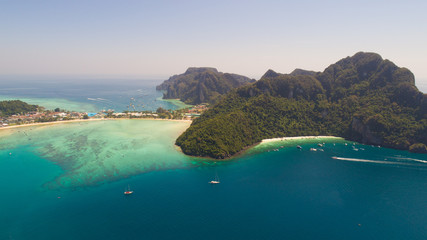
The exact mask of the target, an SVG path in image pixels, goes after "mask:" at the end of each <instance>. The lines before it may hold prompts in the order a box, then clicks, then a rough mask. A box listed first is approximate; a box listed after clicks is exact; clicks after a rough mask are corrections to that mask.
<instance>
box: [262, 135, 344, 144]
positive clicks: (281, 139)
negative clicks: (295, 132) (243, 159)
mask: <svg viewBox="0 0 427 240" xmlns="http://www.w3.org/2000/svg"><path fill="white" fill-rule="evenodd" d="M324 138H326V139H344V138H342V137H335V136H298V137H281V138H268V139H263V140H261V142H260V144H261V143H269V142H277V141H288V140H302V139H324Z"/></svg>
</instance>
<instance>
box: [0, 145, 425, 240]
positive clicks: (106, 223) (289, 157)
mask: <svg viewBox="0 0 427 240" xmlns="http://www.w3.org/2000/svg"><path fill="white" fill-rule="evenodd" d="M278 144H280V143H278ZM332 144H333V141H331V142H328V143H327V144H326V146H325V147H324V149H325V151H324V152H319V151H318V152H310V151H309V150H308V149H309V148H310V147H315V146H316V145H315V144H313V143H310V144H309V143H307V144H302V146H303V148H304V149H303V150H302V151H300V150H297V149H296V148H295V147H292V146H286V147H285V148H279V151H268V150H270V149H268V148H266V149H261V150H257V151H254V152H253V153H249V154H247V155H245V156H241V157H239V158H237V159H234V160H232V161H228V162H218V163H215V164H214V163H207V162H204V161H199V162H195V164H194V165H192V166H193V167H187V168H184V169H177V170H165V171H154V172H150V173H145V174H141V175H138V176H136V177H132V178H127V179H123V180H120V181H115V182H110V183H106V184H102V185H99V186H90V187H83V188H79V189H73V190H69V189H60V190H47V189H44V188H43V187H42V185H43V183H44V182H46V181H49V180H52V178H53V177H54V176H56V175H58V174H61V172H62V171H61V169H60V168H59V167H58V166H56V165H53V164H52V163H49V162H47V161H46V160H43V159H40V158H39V157H37V156H36V155H33V154H32V151H31V148H30V147H28V146H20V147H18V148H17V149H13V153H14V154H12V155H9V153H8V152H9V150H8V151H1V152H0V159H1V161H0V189H2V191H3V194H2V195H1V196H2V197H1V200H0V201H1V205H0V239H426V237H427V225H426V224H425V223H426V222H427V208H426V200H427V174H426V173H427V162H426V161H427V156H426V155H421V154H411V153H408V152H404V151H397V150H391V149H384V148H376V147H371V146H359V145H356V146H357V147H358V148H361V147H363V148H365V150H364V151H357V152H356V151H353V150H352V148H351V147H350V145H349V146H345V145H344V144H343V142H342V141H339V140H338V141H337V142H336V146H333V145H332ZM278 146H279V145H278ZM15 153H16V154H15ZM333 156H338V157H342V158H344V159H352V160H351V161H341V160H337V159H333V158H331V157H333ZM359 160H363V161H367V160H372V161H381V162H386V163H377V162H358V161H359ZM190 165H191V164H190ZM216 173H217V174H218V175H219V177H220V179H221V184H218V185H214V186H213V185H209V184H208V181H209V180H211V179H212V178H213V176H215V174H216ZM127 184H130V185H131V186H132V188H133V190H134V191H135V193H134V194H133V195H131V196H124V195H123V190H124V188H125V187H126V186H127Z"/></svg>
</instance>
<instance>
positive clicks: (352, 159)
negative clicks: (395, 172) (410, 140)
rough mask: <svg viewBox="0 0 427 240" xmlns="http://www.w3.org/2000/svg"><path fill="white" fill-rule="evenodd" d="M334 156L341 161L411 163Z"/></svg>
mask: <svg viewBox="0 0 427 240" xmlns="http://www.w3.org/2000/svg"><path fill="white" fill-rule="evenodd" d="M332 158H333V159H337V160H340V161H350V162H367V163H379V164H391V165H410V164H408V163H399V162H388V161H378V160H369V159H358V158H343V157H332Z"/></svg>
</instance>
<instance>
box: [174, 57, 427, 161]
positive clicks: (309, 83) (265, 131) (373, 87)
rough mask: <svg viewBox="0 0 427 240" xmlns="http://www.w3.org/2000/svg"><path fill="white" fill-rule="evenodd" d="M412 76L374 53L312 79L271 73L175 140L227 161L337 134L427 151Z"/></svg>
mask: <svg viewBox="0 0 427 240" xmlns="http://www.w3.org/2000/svg"><path fill="white" fill-rule="evenodd" d="M414 83H415V80H414V75H413V74H412V73H411V72H410V71H409V70H408V69H406V68H400V67H398V66H396V65H395V64H394V63H392V62H391V61H389V60H384V59H383V58H382V57H381V56H380V55H378V54H376V53H364V52H359V53H356V54H355V55H354V56H352V57H346V58H344V59H341V60H339V61H338V62H336V63H334V64H331V65H330V66H328V67H327V68H326V69H325V70H324V71H323V72H320V73H315V72H310V71H305V70H296V71H294V72H293V73H291V74H280V73H277V72H275V71H273V70H268V71H267V72H266V73H265V74H264V76H263V78H261V79H260V80H258V81H257V82H256V83H254V84H250V85H246V86H243V87H239V88H237V89H235V90H233V91H230V92H229V93H228V94H227V96H226V97H224V98H223V99H222V100H221V101H219V102H218V103H217V104H216V105H215V106H214V107H213V108H211V109H210V110H208V111H206V112H205V113H204V114H202V116H201V117H200V118H198V119H196V120H195V121H194V122H193V124H192V125H191V126H190V128H188V129H187V130H186V131H185V132H184V133H183V134H182V135H181V136H180V137H179V138H178V139H177V141H176V144H177V145H179V146H181V148H182V149H183V151H184V153H186V154H190V155H195V156H210V157H214V158H226V157H228V156H232V155H233V154H235V153H237V152H239V151H241V150H242V149H244V148H245V147H247V146H250V145H252V144H255V143H257V142H259V141H261V140H262V139H266V138H275V137H291V136H307V135H333V136H340V137H344V138H346V139H349V140H353V141H358V142H362V143H366V144H374V145H381V146H385V147H391V148H396V149H405V150H411V151H416V152H424V151H425V145H427V98H426V94H423V93H421V92H420V91H418V89H417V87H416V86H415V85H414Z"/></svg>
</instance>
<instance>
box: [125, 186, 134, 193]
mask: <svg viewBox="0 0 427 240" xmlns="http://www.w3.org/2000/svg"><path fill="white" fill-rule="evenodd" d="M132 193H133V191H131V190H130V187H129V185H128V188H127V189H126V191H125V192H124V194H125V195H130V194H132Z"/></svg>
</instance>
